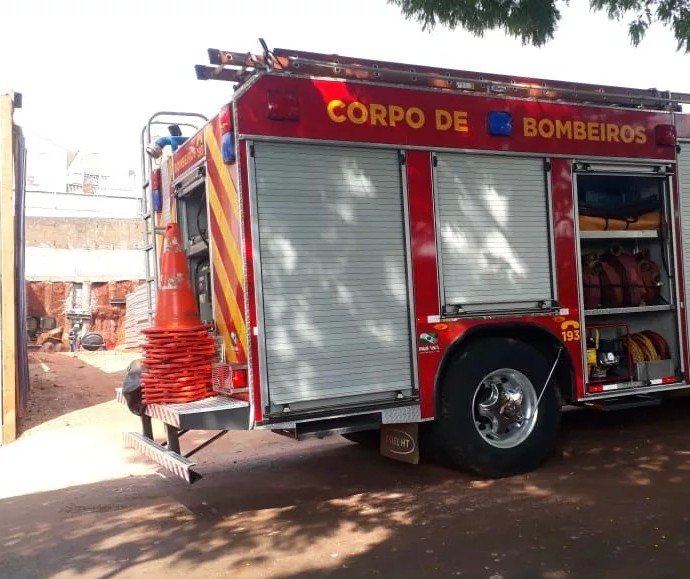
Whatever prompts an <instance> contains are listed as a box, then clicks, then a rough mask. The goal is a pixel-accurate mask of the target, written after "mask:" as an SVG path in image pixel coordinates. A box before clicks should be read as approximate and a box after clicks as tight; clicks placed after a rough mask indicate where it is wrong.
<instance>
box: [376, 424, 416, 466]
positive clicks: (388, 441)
mask: <svg viewBox="0 0 690 579" xmlns="http://www.w3.org/2000/svg"><path fill="white" fill-rule="evenodd" d="M381 454H382V455H383V456H385V457H387V458H392V459H393V460H399V461H401V462H408V463H410V464H418V463H419V424H417V423H416V422H411V423H406V424H382V425H381Z"/></svg>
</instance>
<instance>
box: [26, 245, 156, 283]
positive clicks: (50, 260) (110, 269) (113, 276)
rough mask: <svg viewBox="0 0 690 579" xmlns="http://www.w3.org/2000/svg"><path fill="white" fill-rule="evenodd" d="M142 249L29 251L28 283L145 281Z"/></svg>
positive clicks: (27, 249) (27, 261)
mask: <svg viewBox="0 0 690 579" xmlns="http://www.w3.org/2000/svg"><path fill="white" fill-rule="evenodd" d="M144 276H145V273H144V252H143V251H141V250H140V249H55V248H49V247H27V248H26V279H27V280H28V281H43V280H51V281H75V282H80V281H91V282H98V281H119V280H137V279H144Z"/></svg>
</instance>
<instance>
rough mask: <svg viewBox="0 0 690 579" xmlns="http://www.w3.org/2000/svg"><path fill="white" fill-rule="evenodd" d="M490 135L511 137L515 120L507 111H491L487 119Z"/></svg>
mask: <svg viewBox="0 0 690 579" xmlns="http://www.w3.org/2000/svg"><path fill="white" fill-rule="evenodd" d="M486 124H487V127H488V129H489V134H490V135H493V136H495V137H509V136H510V135H511V133H512V132H513V119H512V117H511V116H510V113H508V112H506V111H491V112H490V113H489V114H488V115H487V117H486Z"/></svg>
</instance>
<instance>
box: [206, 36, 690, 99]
mask: <svg viewBox="0 0 690 579" xmlns="http://www.w3.org/2000/svg"><path fill="white" fill-rule="evenodd" d="M208 56H209V62H210V64H211V65H212V66H208V65H197V66H196V67H195V69H196V75H197V78H198V79H200V80H225V81H230V82H234V83H237V84H240V85H241V84H242V83H244V82H245V81H246V80H247V79H248V78H249V77H251V76H253V75H254V74H256V73H259V72H267V71H271V72H285V73H290V74H300V75H307V76H322V77H334V78H343V79H350V80H359V81H370V82H376V83H381V84H394V85H406V86H419V87H425V88H436V89H439V90H446V91H453V92H467V93H479V94H485V95H490V96H503V95H506V96H513V97H519V98H533V99H540V100H554V101H562V102H570V103H582V104H597V105H604V106H612V107H625V108H640V109H653V110H664V111H680V110H682V109H681V106H680V105H681V103H688V104H690V93H679V92H671V91H660V90H657V89H655V88H651V89H639V88H626V87H616V86H608V85H596V84H586V83H575V82H566V81H558V80H546V79H540V78H530V77H513V76H508V75H502V74H492V73H483V72H481V73H480V72H472V71H466V70H454V69H439V68H434V67H429V66H417V65H410V64H400V63H394V62H386V61H374V60H367V59H363V58H354V57H347V56H339V55H335V54H331V55H329V54H319V53H314V52H303V51H298V50H290V49H284V48H276V49H275V50H273V51H269V50H268V49H265V50H264V53H263V54H252V53H248V52H231V51H226V50H218V49H215V48H209V49H208Z"/></svg>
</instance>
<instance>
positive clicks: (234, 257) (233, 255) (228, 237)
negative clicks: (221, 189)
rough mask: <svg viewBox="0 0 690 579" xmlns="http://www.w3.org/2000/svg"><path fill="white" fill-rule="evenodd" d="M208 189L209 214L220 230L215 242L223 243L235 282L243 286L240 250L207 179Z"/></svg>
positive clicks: (210, 182) (211, 185) (211, 184)
mask: <svg viewBox="0 0 690 579" xmlns="http://www.w3.org/2000/svg"><path fill="white" fill-rule="evenodd" d="M208 189H209V191H210V192H211V194H210V196H209V201H210V204H211V212H212V213H213V215H214V216H215V218H216V221H217V222H218V228H219V229H220V234H221V239H219V240H216V242H217V243H223V244H224V245H225V247H227V249H228V254H229V255H230V261H231V262H232V268H233V271H234V272H235V275H236V276H237V281H238V283H239V284H240V285H243V284H244V273H243V271H242V256H241V255H240V250H239V248H238V247H237V241H236V240H235V238H234V236H233V235H232V230H231V229H230V225H229V224H228V220H227V219H226V218H225V214H224V213H223V210H222V209H221V207H220V201H219V200H218V193H217V192H216V191H215V188H214V186H213V182H212V181H211V179H208Z"/></svg>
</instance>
